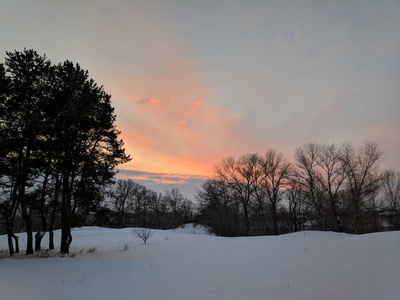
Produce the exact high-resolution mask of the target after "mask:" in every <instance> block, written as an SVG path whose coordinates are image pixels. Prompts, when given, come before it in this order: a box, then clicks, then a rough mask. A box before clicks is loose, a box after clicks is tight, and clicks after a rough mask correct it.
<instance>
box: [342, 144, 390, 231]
mask: <svg viewBox="0 0 400 300" xmlns="http://www.w3.org/2000/svg"><path fill="white" fill-rule="evenodd" d="M382 156H383V151H382V150H381V149H380V148H379V146H378V144H376V143H375V142H367V143H366V144H365V145H364V146H363V147H362V148H360V149H359V150H358V151H356V150H354V148H352V147H351V145H350V144H347V145H345V147H344V151H343V155H342V160H343V163H344V165H345V169H346V175H347V181H346V189H347V196H348V197H349V198H350V201H351V206H352V209H353V212H352V227H353V230H354V232H355V233H362V232H363V231H364V229H363V226H362V224H361V222H360V213H361V210H362V207H363V205H364V204H365V201H366V200H367V199H368V196H369V195H370V194H371V193H374V192H375V191H376V190H377V189H379V187H380V184H381V182H382V180H383V178H384V174H383V173H382V172H381V171H380V169H379V164H380V162H381V160H382Z"/></svg>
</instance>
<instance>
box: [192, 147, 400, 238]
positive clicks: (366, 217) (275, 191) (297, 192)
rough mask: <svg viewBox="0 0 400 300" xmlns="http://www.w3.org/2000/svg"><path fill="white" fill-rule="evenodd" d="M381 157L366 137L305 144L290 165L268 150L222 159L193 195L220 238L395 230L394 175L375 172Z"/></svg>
mask: <svg viewBox="0 0 400 300" xmlns="http://www.w3.org/2000/svg"><path fill="white" fill-rule="evenodd" d="M382 156H383V152H382V150H381V149H380V148H379V147H378V145H377V144H376V143H374V142H368V143H366V144H365V145H364V146H363V147H361V148H359V149H355V148H353V147H352V146H351V145H350V144H348V143H347V144H343V145H341V146H338V145H336V144H331V145H320V144H317V143H309V144H305V145H303V146H301V147H298V148H297V149H296V150H295V155H294V163H291V162H289V160H288V159H286V158H285V157H284V155H283V153H278V152H277V151H275V150H272V149H270V150H268V151H267V152H266V153H265V155H263V156H262V155H259V154H246V155H243V156H241V157H239V158H235V157H232V156H230V157H227V158H225V159H223V160H222V161H221V163H220V164H219V165H217V166H216V167H215V174H214V177H213V178H211V179H209V180H207V181H206V182H205V183H204V184H203V186H202V188H201V189H200V190H199V191H198V193H197V199H198V201H199V204H200V209H199V213H200V214H199V222H201V223H203V224H204V225H206V226H208V227H209V228H210V229H211V231H213V232H214V233H216V234H218V235H225V236H238V235H257V234H275V235H276V234H279V233H284V232H294V231H298V230H302V229H318V230H331V231H338V232H353V233H364V232H371V231H380V230H390V229H400V227H399V213H400V210H399V202H400V199H399V197H400V183H399V175H398V174H396V173H395V172H394V171H381V169H380V163H381V161H382Z"/></svg>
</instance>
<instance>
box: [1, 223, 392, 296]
mask: <svg viewBox="0 0 400 300" xmlns="http://www.w3.org/2000/svg"><path fill="white" fill-rule="evenodd" d="M130 230H131V229H128V228H126V229H106V228H99V227H83V228H76V229H74V230H73V238H74V240H73V243H72V247H73V248H72V252H73V253H76V254H75V256H74V257H58V256H57V255H56V253H54V254H52V255H51V257H49V258H37V257H35V256H32V257H25V256H24V255H21V256H17V257H15V258H13V259H9V258H5V259H1V260H0V299H10V300H13V299H34V300H36V299H37V300H39V299H40V300H41V299H82V300H83V299H85V300H86V299H115V300H117V299H138V300H146V299H149V300H150V299H152V300H154V299H171V300H172V299H173V300H181V299H182V300H184V299H191V300H195V299H213V300H214V299H246V300H249V299H260V300H261V299H263V300H265V299H304V300H305V299H307V300H312V299H363V300H364V299H397V300H398V299H400V285H399V282H400V281H399V279H400V255H399V249H400V232H386V233H374V234H367V235H361V236H357V235H349V234H339V233H331V232H299V233H294V234H287V235H281V236H276V237H274V236H267V237H242V238H222V237H216V236H210V235H207V234H206V232H205V231H204V230H203V229H201V228H200V229H196V230H194V229H193V227H192V226H191V225H187V226H186V227H185V228H183V229H181V228H179V229H176V230H167V231H160V230H156V232H155V235H154V236H153V237H152V238H151V239H150V240H149V241H148V243H147V244H146V245H144V244H143V243H142V241H141V240H140V239H137V238H134V237H133V236H132V234H131V232H130ZM59 235H60V232H59V231H58V232H56V241H59ZM20 236H21V238H20V240H21V248H22V249H23V248H24V240H25V234H20ZM46 239H47V237H45V239H44V240H43V244H45V243H46V242H47V241H46ZM6 246H7V244H6V237H5V236H0V249H1V248H2V249H5V248H6ZM88 252H93V253H88Z"/></svg>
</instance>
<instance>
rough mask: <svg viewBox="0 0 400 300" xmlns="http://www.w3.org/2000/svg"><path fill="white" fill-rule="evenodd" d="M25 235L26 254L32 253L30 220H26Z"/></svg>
mask: <svg viewBox="0 0 400 300" xmlns="http://www.w3.org/2000/svg"><path fill="white" fill-rule="evenodd" d="M25 226H26V235H27V244H26V253H25V254H26V255H29V254H33V231H32V222H30V221H26V224H25Z"/></svg>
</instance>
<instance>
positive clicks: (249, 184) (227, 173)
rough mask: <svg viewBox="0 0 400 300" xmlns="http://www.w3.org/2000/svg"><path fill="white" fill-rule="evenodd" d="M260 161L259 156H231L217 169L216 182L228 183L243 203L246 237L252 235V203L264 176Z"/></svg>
mask: <svg viewBox="0 0 400 300" xmlns="http://www.w3.org/2000/svg"><path fill="white" fill-rule="evenodd" d="M259 159H260V157H259V155H257V154H245V155H242V156H241V157H240V158H239V159H236V158H235V157H233V156H229V157H227V158H225V159H223V160H222V162H221V163H220V164H219V165H218V166H217V167H216V168H215V173H216V180H217V181H223V182H227V183H228V184H229V186H230V188H231V189H232V190H233V191H235V195H236V197H237V198H238V199H239V200H240V202H241V206H242V207H241V208H242V209H243V217H244V223H245V234H246V235H250V211H249V210H250V202H251V200H252V199H254V192H255V190H256V189H257V183H258V182H259V177H260V176H262V174H263V172H262V169H261V168H260V164H259Z"/></svg>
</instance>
